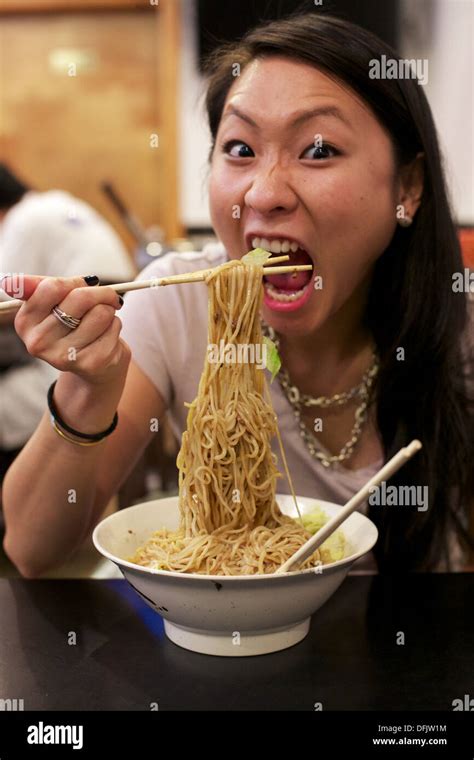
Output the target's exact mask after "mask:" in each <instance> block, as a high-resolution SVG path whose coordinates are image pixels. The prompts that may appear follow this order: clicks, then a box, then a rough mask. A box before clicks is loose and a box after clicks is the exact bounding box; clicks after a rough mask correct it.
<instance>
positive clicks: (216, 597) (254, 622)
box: [93, 495, 377, 657]
mask: <svg viewBox="0 0 474 760" xmlns="http://www.w3.org/2000/svg"><path fill="white" fill-rule="evenodd" d="M277 500H278V504H279V505H280V508H281V510H282V512H284V513H285V514H288V515H292V516H294V515H295V507H294V504H293V500H292V498H291V496H282V495H278V496H277ZM297 500H298V506H299V508H300V510H301V512H303V513H304V512H311V511H312V510H313V509H314V508H315V506H316V505H318V506H321V508H322V509H323V510H324V511H325V512H326V514H328V515H329V516H332V515H334V514H336V513H337V512H338V511H339V510H340V509H341V507H340V505H338V504H331V503H329V502H325V501H319V500H317V501H315V500H314V499H309V498H306V497H301V496H298V497H297ZM178 520H179V513H178V498H177V497H176V496H173V497H170V498H167V499H159V500H157V501H148V502H145V503H143V504H137V505H136V506H134V507H129V508H128V509H122V510H120V511H119V512H115V513H114V514H112V515H110V516H109V517H106V518H105V520H103V521H102V522H101V523H99V524H98V525H97V527H96V528H95V530H94V534H93V540H94V545H95V547H96V549H97V550H98V551H99V552H101V554H103V555H104V556H105V557H107V558H108V559H110V560H112V562H115V564H116V565H117V566H118V567H119V568H120V570H121V572H122V573H123V575H124V577H125V578H126V580H127V581H128V582H129V583H130V585H131V586H132V587H133V588H134V589H135V591H137V592H138V594H140V596H141V597H142V598H143V599H144V600H145V602H147V604H149V605H150V606H151V607H152V608H153V609H155V610H156V611H157V612H159V614H160V615H162V617H163V618H164V625H165V631H166V634H167V636H168V638H170V639H171V641H173V642H174V643H175V644H178V645H179V646H181V647H184V648H185V649H191V650H192V651H194V652H201V653H203V654H212V655H224V656H228V657H232V656H233V657H235V656H241V657H242V656H248V655H257V654H267V653H268V652H276V651H278V650H280V649H286V648H287V647H290V646H293V645H294V644H297V643H298V642H299V641H301V640H302V639H303V638H304V637H305V636H306V634H307V633H308V630H309V624H310V616H311V615H312V614H313V612H315V611H316V610H317V609H319V607H321V605H322V604H324V602H325V601H326V600H327V599H329V597H330V596H331V595H332V594H333V593H334V592H335V591H336V589H337V588H338V587H339V586H340V585H341V583H342V581H343V580H344V578H345V577H346V575H347V572H348V570H349V569H350V567H351V565H352V564H353V563H354V562H355V560H357V559H359V557H361V556H362V555H363V554H365V553H366V552H368V551H370V549H372V547H373V545H374V544H375V542H376V540H377V528H376V527H375V525H374V524H373V522H371V521H370V520H369V519H368V518H367V517H365V516H364V515H362V514H360V513H358V512H355V513H354V514H352V515H351V516H350V517H349V518H348V520H346V522H345V523H344V524H343V526H342V530H343V532H344V535H345V537H346V543H347V548H346V554H347V556H346V557H344V558H343V559H341V560H339V561H338V562H333V563H331V564H329V565H322V566H319V568H316V569H315V570H311V569H310V570H302V571H301V570H299V571H298V570H297V571H293V572H289V573H282V574H281V575H244V576H242V575H240V576H218V575H198V574H186V573H175V572H167V571H165V570H152V569H150V568H147V567H141V566H139V565H135V564H133V563H132V562H128V561H127V560H126V557H130V556H131V555H133V553H134V552H135V550H136V549H137V548H138V547H139V546H140V545H142V544H143V543H145V541H146V540H147V539H148V538H149V537H150V536H151V534H152V533H153V532H154V531H156V530H159V529H160V528H169V529H171V530H175V529H176V528H177V527H178ZM316 570H317V572H316Z"/></svg>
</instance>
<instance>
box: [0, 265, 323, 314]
mask: <svg viewBox="0 0 474 760" xmlns="http://www.w3.org/2000/svg"><path fill="white" fill-rule="evenodd" d="M289 258H290V257H289V256H286V255H285V256H274V257H273V258H270V259H268V260H267V261H266V262H265V266H264V267H263V274H286V273H287V272H305V271H308V270H310V269H312V268H313V266H312V264H295V265H292V266H285V267H275V266H273V264H279V263H281V262H282V261H288V260H289ZM268 264H272V266H271V267H270V266H268ZM213 271H214V270H213V269H201V270H200V271H198V272H186V273H185V274H175V275H172V276H171V277H157V278H155V279H153V280H133V281H132V282H119V283H116V284H115V285H99V286H98V287H108V288H112V290H115V292H116V293H128V292H129V291H130V290H143V289H144V288H157V287H162V286H164V285H182V284H184V283H187V282H203V281H204V280H205V279H206V277H208V276H209V275H210V274H211V273H212V272H213ZM23 303H24V301H22V300H21V299H20V298H12V299H11V300H10V301H2V302H1V303H0V312H4V313H5V312H7V313H8V312H14V311H17V310H18V309H19V308H20V306H21V305H22V304H23Z"/></svg>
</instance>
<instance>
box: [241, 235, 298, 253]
mask: <svg viewBox="0 0 474 760" xmlns="http://www.w3.org/2000/svg"><path fill="white" fill-rule="evenodd" d="M252 248H263V249H264V250H265V251H270V253H288V252H289V251H291V252H292V253H296V251H297V250H298V248H299V245H298V243H293V242H291V241H290V240H285V239H283V240H272V241H271V242H270V240H267V238H259V237H254V238H252Z"/></svg>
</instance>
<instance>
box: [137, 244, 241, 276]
mask: <svg viewBox="0 0 474 760" xmlns="http://www.w3.org/2000/svg"><path fill="white" fill-rule="evenodd" d="M226 260H227V254H226V250H225V248H224V246H223V245H222V243H220V242H215V243H208V244H207V245H205V246H204V248H203V249H202V251H186V252H179V251H169V252H168V253H166V254H165V255H164V256H161V257H160V258H159V259H156V261H152V262H151V263H150V264H148V265H147V266H146V267H145V269H142V271H141V272H140V274H139V275H138V276H137V278H136V279H137V280H151V279H153V278H155V277H166V276H171V275H173V274H184V273H185V272H196V271H198V270H199V269H208V268H211V267H216V266H219V265H220V264H223V263H224V262H225V261H226Z"/></svg>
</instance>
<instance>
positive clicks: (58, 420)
mask: <svg viewBox="0 0 474 760" xmlns="http://www.w3.org/2000/svg"><path fill="white" fill-rule="evenodd" d="M56 382H57V381H56V380H55V381H54V383H53V384H52V385H51V386H50V387H49V390H48V407H49V411H50V412H51V415H52V417H53V419H54V421H55V422H56V423H57V424H58V425H59V426H60V427H61V428H63V429H64V430H66V431H67V432H68V433H71V435H75V436H76V437H77V438H83V439H84V440H86V441H101V440H102V439H103V438H107V436H108V435H110V434H111V433H113V432H114V430H115V428H116V427H117V423H118V414H117V412H115V416H114V419H113V421H112V424H111V425H110V427H108V428H107V430H104V431H103V432H102V433H90V434H88V433H79V431H78V430H74V428H72V427H70V426H69V425H67V424H66V423H65V422H64V421H63V420H62V419H61V417H60V416H59V414H58V410H57V409H56V407H55V405H54V401H53V393H54V388H55V385H56Z"/></svg>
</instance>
